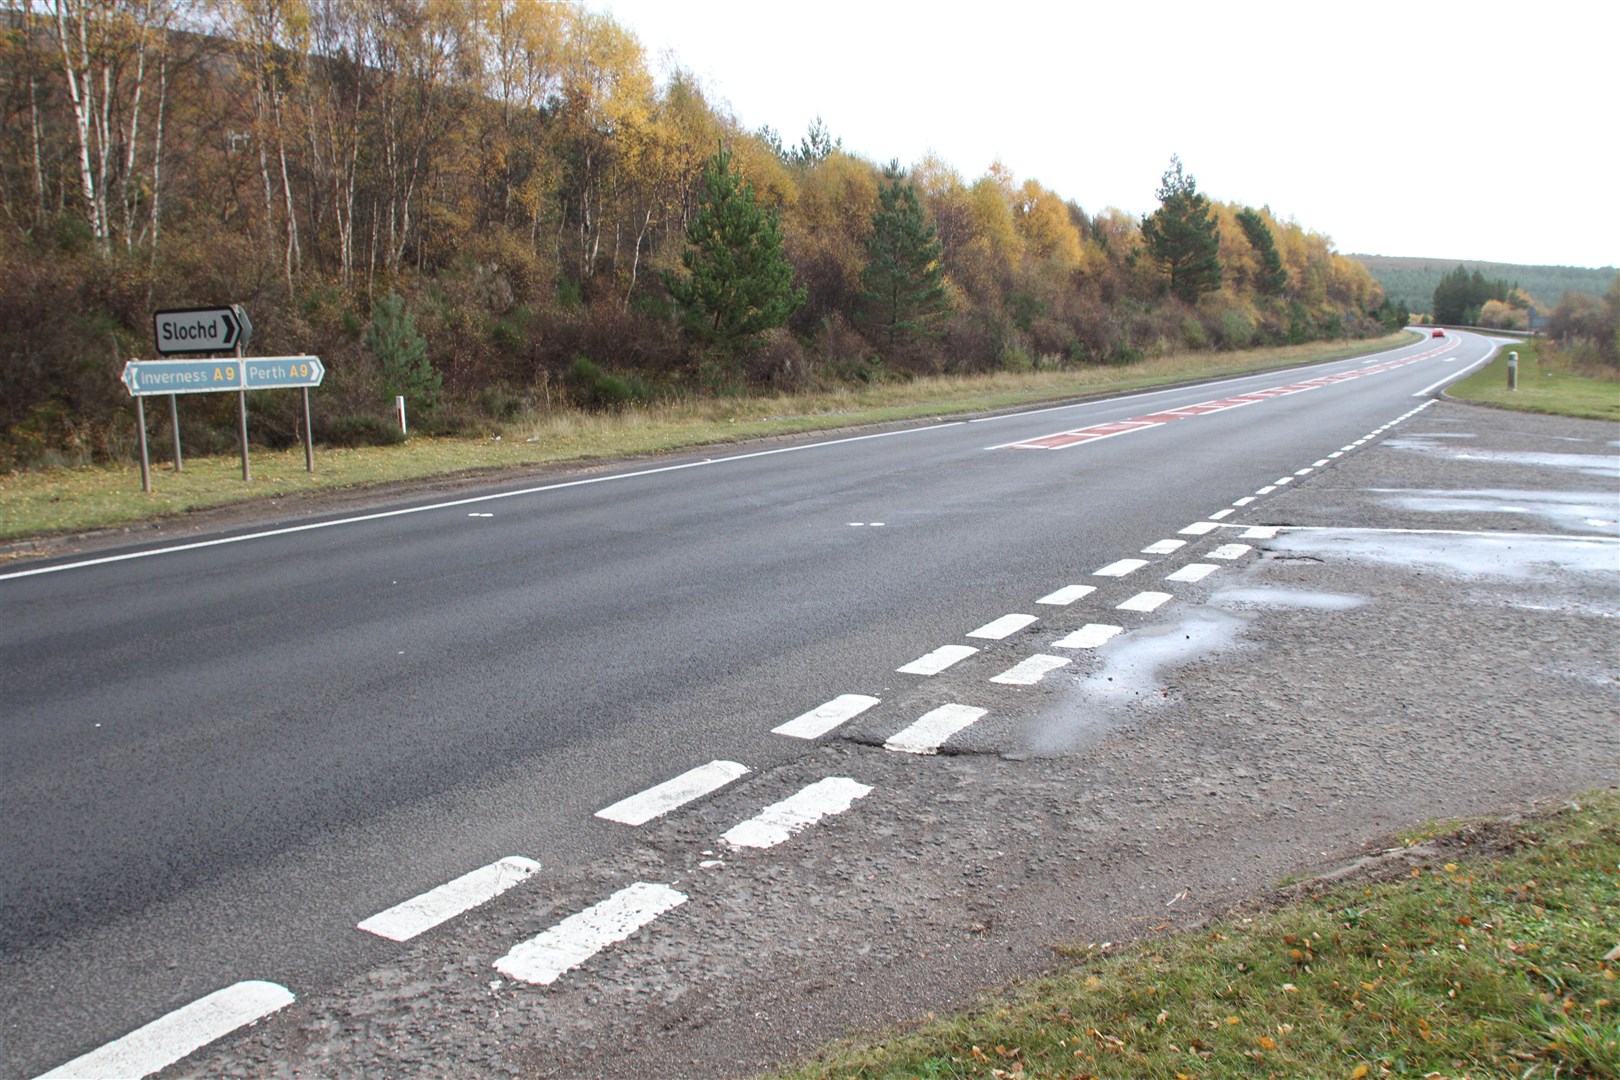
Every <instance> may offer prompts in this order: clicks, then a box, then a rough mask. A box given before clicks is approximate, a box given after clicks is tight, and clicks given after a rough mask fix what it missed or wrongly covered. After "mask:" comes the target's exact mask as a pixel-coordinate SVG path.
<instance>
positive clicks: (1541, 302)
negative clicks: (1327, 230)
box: [1351, 255, 1616, 315]
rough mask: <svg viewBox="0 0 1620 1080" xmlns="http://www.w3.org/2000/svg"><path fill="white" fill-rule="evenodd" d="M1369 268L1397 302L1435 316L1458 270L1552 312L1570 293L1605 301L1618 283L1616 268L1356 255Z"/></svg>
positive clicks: (1386, 293) (1390, 298)
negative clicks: (1438, 289) (1441, 291)
mask: <svg viewBox="0 0 1620 1080" xmlns="http://www.w3.org/2000/svg"><path fill="white" fill-rule="evenodd" d="M1351 258H1353V259H1355V260H1356V261H1357V262H1360V263H1362V264H1364V265H1365V266H1366V267H1367V269H1368V270H1370V271H1371V272H1372V276H1373V278H1374V279H1375V280H1376V281H1377V282H1378V284H1379V285H1380V286H1382V287H1383V290H1384V295H1385V296H1387V297H1388V298H1389V300H1390V302H1391V303H1397V304H1405V305H1406V306H1407V307H1409V308H1410V309H1411V310H1412V311H1414V312H1417V313H1420V314H1425V315H1428V314H1432V311H1433V308H1432V304H1433V298H1434V289H1435V286H1436V285H1438V284H1440V280H1441V279H1442V278H1443V277H1445V276H1446V275H1447V274H1450V273H1454V272H1455V270H1456V268H1457V267H1458V266H1461V267H1463V268H1464V269H1466V270H1467V271H1468V273H1469V274H1470V275H1472V274H1473V273H1474V271H1476V270H1477V271H1479V273H1480V275H1481V276H1482V277H1484V278H1485V279H1486V280H1488V281H1506V282H1509V283H1510V287H1516V288H1518V289H1520V290H1522V291H1523V292H1524V293H1525V295H1526V296H1528V297H1529V298H1530V299H1531V301H1532V302H1533V303H1534V304H1535V305H1536V310H1537V311H1540V312H1543V313H1546V312H1549V311H1551V310H1552V309H1553V307H1555V306H1556V305H1557V304H1558V302H1559V300H1560V299H1561V298H1562V297H1563V295H1564V294H1565V293H1568V292H1582V293H1588V294H1590V295H1593V296H1602V295H1603V293H1604V292H1605V291H1607V289H1608V288H1609V285H1610V284H1611V283H1612V282H1613V281H1614V280H1615V277H1616V273H1615V268H1614V267H1612V266H1610V267H1606V268H1603V269H1590V268H1587V267H1580V266H1534V265H1530V264H1520V263H1493V262H1476V261H1472V260H1468V259H1460V260H1457V259H1454V260H1450V261H1447V260H1444V259H1429V258H1407V257H1402V256H1395V255H1352V256H1351Z"/></svg>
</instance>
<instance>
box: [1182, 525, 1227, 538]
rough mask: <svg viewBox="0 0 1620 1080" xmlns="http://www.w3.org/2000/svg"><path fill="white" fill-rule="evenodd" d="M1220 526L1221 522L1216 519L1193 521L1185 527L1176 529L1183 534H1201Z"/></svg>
mask: <svg viewBox="0 0 1620 1080" xmlns="http://www.w3.org/2000/svg"><path fill="white" fill-rule="evenodd" d="M1220 527H1221V523H1220V522H1218V521H1195V522H1193V523H1192V524H1191V525H1189V526H1187V527H1186V528H1185V529H1178V530H1176V531H1177V532H1179V533H1181V535H1183V536H1203V535H1204V534H1205V533H1210V532H1214V531H1215V530H1216V529H1218V528H1220Z"/></svg>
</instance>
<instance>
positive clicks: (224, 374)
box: [123, 359, 246, 397]
mask: <svg viewBox="0 0 1620 1080" xmlns="http://www.w3.org/2000/svg"><path fill="white" fill-rule="evenodd" d="M123 380H124V385H125V386H126V387H128V388H129V393H130V396H131V397H148V396H150V395H152V394H206V393H210V392H212V391H215V390H244V389H246V387H245V386H244V385H243V383H242V361H240V360H235V359H231V360H130V361H128V362H127V363H125V364H124V375H123Z"/></svg>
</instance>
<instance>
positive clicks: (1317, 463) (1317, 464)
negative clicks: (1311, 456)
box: [1311, 458, 1328, 469]
mask: <svg viewBox="0 0 1620 1080" xmlns="http://www.w3.org/2000/svg"><path fill="white" fill-rule="evenodd" d="M1327 463H1328V459H1327V458H1323V459H1322V460H1321V461H1313V462H1311V468H1313V469H1320V468H1321V467H1322V466H1324V465H1326V464H1327Z"/></svg>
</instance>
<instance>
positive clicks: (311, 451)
mask: <svg viewBox="0 0 1620 1080" xmlns="http://www.w3.org/2000/svg"><path fill="white" fill-rule="evenodd" d="M304 468H305V469H306V470H307V471H309V472H314V471H315V433H314V432H313V431H311V430H310V428H309V387H307V386H306V387H304Z"/></svg>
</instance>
